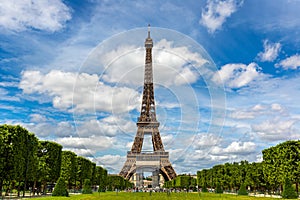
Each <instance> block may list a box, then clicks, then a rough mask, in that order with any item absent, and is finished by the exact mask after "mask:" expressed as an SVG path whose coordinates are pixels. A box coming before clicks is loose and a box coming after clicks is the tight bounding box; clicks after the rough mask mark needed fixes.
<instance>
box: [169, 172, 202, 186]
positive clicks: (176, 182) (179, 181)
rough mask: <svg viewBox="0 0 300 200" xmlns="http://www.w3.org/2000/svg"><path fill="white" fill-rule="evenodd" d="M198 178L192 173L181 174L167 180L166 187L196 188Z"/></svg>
mask: <svg viewBox="0 0 300 200" xmlns="http://www.w3.org/2000/svg"><path fill="white" fill-rule="evenodd" d="M196 186H197V179H195V178H194V177H192V176H190V175H185V174H183V175H179V176H177V177H176V178H174V179H173V180H170V181H166V182H165V183H164V188H177V189H190V190H196Z"/></svg>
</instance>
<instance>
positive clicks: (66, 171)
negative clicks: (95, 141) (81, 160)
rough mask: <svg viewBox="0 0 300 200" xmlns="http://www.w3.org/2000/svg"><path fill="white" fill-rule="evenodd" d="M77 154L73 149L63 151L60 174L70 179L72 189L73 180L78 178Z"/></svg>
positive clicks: (69, 183)
mask: <svg viewBox="0 0 300 200" xmlns="http://www.w3.org/2000/svg"><path fill="white" fill-rule="evenodd" d="M76 161H77V160H76V154H75V153H74V152H72V151H62V159H61V172H60V176H61V177H62V178H64V179H65V180H67V181H68V188H69V189H71V185H72V182H74V183H75V180H76V170H77V162H76Z"/></svg>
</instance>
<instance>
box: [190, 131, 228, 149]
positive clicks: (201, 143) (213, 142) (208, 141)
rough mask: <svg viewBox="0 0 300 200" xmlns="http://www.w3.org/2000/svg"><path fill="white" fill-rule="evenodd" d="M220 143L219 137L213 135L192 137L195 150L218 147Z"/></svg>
mask: <svg viewBox="0 0 300 200" xmlns="http://www.w3.org/2000/svg"><path fill="white" fill-rule="evenodd" d="M221 142H222V138H221V137H220V136H217V135H214V134H199V135H197V136H195V137H194V143H193V146H194V148H195V149H203V148H205V149H207V148H210V147H213V146H218V145H219V144H220V143H221Z"/></svg>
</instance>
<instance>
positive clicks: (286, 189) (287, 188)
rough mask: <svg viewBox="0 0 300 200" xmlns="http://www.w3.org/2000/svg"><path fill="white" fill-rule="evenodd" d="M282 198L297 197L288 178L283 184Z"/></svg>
mask: <svg viewBox="0 0 300 200" xmlns="http://www.w3.org/2000/svg"><path fill="white" fill-rule="evenodd" d="M282 198H284V199H297V198H298V194H297V192H296V190H295V189H294V187H293V185H292V183H291V181H290V179H288V178H286V179H285V181H284V185H283V192H282Z"/></svg>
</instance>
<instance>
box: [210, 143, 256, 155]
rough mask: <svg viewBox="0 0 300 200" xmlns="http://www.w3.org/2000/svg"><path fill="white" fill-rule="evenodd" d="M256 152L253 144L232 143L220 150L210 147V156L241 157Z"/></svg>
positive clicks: (217, 147) (216, 147) (219, 148)
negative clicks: (231, 155)
mask: <svg viewBox="0 0 300 200" xmlns="http://www.w3.org/2000/svg"><path fill="white" fill-rule="evenodd" d="M255 151H256V144H255V143H253V142H236V141H234V142H232V143H230V144H229V145H228V146H227V147H225V148H221V147H219V146H215V147H212V149H211V154H212V155H223V156H226V155H228V154H235V155H243V154H249V153H253V152H255Z"/></svg>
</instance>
